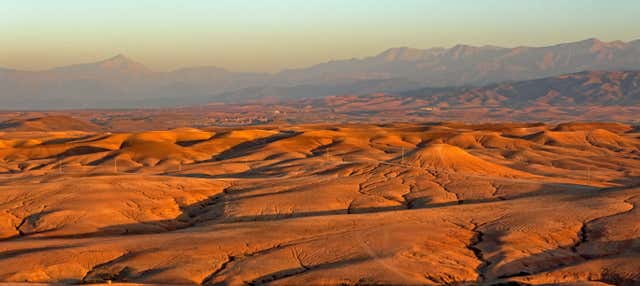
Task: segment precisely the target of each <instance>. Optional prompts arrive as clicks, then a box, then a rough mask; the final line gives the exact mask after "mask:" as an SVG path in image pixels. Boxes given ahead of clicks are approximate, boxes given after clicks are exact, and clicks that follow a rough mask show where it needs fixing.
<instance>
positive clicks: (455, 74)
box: [0, 39, 640, 110]
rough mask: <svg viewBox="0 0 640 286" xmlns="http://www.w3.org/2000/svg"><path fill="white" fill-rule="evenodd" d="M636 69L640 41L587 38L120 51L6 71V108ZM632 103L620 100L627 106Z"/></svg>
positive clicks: (466, 83) (243, 96)
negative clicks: (260, 66)
mask: <svg viewBox="0 0 640 286" xmlns="http://www.w3.org/2000/svg"><path fill="white" fill-rule="evenodd" d="M633 70H640V40H636V41H631V42H622V41H614V42H603V41H600V40H598V39H588V40H584V41H579V42H572V43H564V44H558V45H553V46H548V47H515V48H503V47H495V46H481V47H475V46H468V45H457V46H454V47H451V48H432V49H424V50H423V49H413V48H407V47H401V48H392V49H388V50H386V51H384V52H382V53H380V54H378V55H375V56H371V57H366V58H361V59H349V60H340V61H331V62H327V63H322V64H318V65H314V66H311V67H307V68H301V69H290V70H284V71H281V72H278V73H244V72H231V71H228V70H225V69H222V68H218V67H192V68H184V69H179V70H174V71H169V72H158V71H153V70H151V69H149V68H147V67H146V66H145V65H143V64H141V63H138V62H136V61H135V60H132V59H130V58H128V57H126V56H124V55H118V56H115V57H113V58H110V59H107V60H104V61H100V62H95V63H85V64H76V65H70V66H65V67H58V68H52V69H48V70H42V71H21V70H14V69H9V68H0V87H1V90H2V91H1V92H0V106H1V108H0V109H5V110H19V109H34V110H37V109H77V108H140V107H164V106H186V105H198V104H206V103H210V102H242V101H245V100H263V101H264V100H267V101H268V100H283V99H292V98H295V99H297V98H317V97H324V96H329V95H343V94H356V95H357V94H367V93H393V94H402V93H405V92H409V91H411V90H413V91H414V93H415V92H418V91H419V90H422V91H424V90H425V88H428V89H429V88H436V89H438V88H442V87H464V88H465V89H468V90H471V89H473V88H477V87H480V86H492V85H495V84H500V83H505V82H507V83H511V82H514V81H529V80H534V79H539V78H549V77H556V76H558V75H562V74H572V73H577V72H582V71H633ZM542 83H543V82H536V81H532V83H530V84H542ZM544 83H545V84H549V82H544ZM555 84H557V83H555ZM631 87H633V86H630V87H629V88H631ZM528 89H529V90H535V88H534V87H528ZM549 97H553V95H550V96H549ZM625 100H626V99H625ZM625 100H622V101H620V102H621V103H624V102H628V101H625ZM552 101H553V100H552ZM600 101H602V100H600ZM566 103H569V101H566ZM450 104H452V103H450ZM510 104H515V105H517V103H516V102H511V103H510Z"/></svg>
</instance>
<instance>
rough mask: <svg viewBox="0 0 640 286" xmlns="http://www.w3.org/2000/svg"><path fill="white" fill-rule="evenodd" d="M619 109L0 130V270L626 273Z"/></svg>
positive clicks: (254, 275)
mask: <svg viewBox="0 0 640 286" xmlns="http://www.w3.org/2000/svg"><path fill="white" fill-rule="evenodd" d="M634 130H635V129H634V128H632V127H628V126H627V127H625V126H622V125H618V124H610V125H608V124H593V125H589V124H563V125H560V126H552V125H540V124H538V125H527V124H504V125H500V124H490V125H476V126H473V125H461V124H446V123H445V124H387V125H365V124H351V125H348V124H345V125H339V126H326V125H303V126H289V127H286V128H276V127H271V128H267V127H265V128H262V129H216V130H197V129H184V128H183V129H176V130H170V131H146V132H140V133H92V132H88V131H59V132H21V131H6V132H4V133H3V134H2V135H1V137H0V237H2V239H1V241H0V281H3V282H34V283H35V282H61V283H82V282H84V283H105V282H107V281H109V280H111V281H113V282H123V283H124V282H128V283H143V284H154V283H155V284H206V285H245V284H249V285H263V284H269V285H371V284H384V285H386V284H396V285H443V284H446V285H477V284H487V285H491V284H494V283H500V282H507V281H511V282H513V283H520V284H524V285H526V284H532V285H548V284H560V283H565V284H564V285H638V284H639V283H640V224H638V221H640V211H638V208H637V206H638V205H639V204H640V187H638V182H639V181H640V180H639V179H638V178H639V177H640V139H639V135H638V133H634Z"/></svg>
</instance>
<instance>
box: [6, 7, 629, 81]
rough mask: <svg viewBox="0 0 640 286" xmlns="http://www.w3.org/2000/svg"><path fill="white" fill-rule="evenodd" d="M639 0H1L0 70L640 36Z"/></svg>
mask: <svg viewBox="0 0 640 286" xmlns="http://www.w3.org/2000/svg"><path fill="white" fill-rule="evenodd" d="M638 15H640V1H637V0H607V1H602V0H597V1H596V0H446V1H445V0H304V1H303V0H229V1H227V0H191V1H189V0H181V1H178V0H175V1H171V0H167V1H157V0H136V1H132V0H109V1H89V0H56V1H44V0H13V1H9V0H0V67H9V68H16V69H26V70H39V69H46V68H50V67H54V66H61V65H67V64H73V63H81V62H92V61H98V60H101V59H106V58H109V57H112V56H114V55H116V54H125V55H127V56H128V57H130V58H132V59H135V60H136V61H139V62H141V63H144V64H145V65H147V66H148V67H150V68H151V69H154V70H159V71H166V70H173V69H177V68H181V67H189V66H218V67H223V68H226V69H229V70H232V71H260V72H263V71H264V72H274V71H278V70H282V69H286V68H296V67H305V66H309V65H312V64H316V63H320V62H326V61H330V60H339V59H349V58H361V57H366V56H372V55H375V54H378V53H380V52H382V51H384V50H386V49H388V48H391V47H400V46H409V47H414V48H430V47H450V46H453V45H456V44H460V43H461V44H470V45H498V46H506V47H513V46H520V45H528V46H544V45H551V44H557V43H562V42H571V41H577V40H583V39H587V38H594V37H595V38H599V39H601V40H605V41H612V40H623V41H629V40H635V39H639V38H640V17H639V16H638Z"/></svg>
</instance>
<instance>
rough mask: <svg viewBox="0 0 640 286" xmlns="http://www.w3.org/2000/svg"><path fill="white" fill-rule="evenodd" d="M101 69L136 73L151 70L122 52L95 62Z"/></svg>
mask: <svg viewBox="0 0 640 286" xmlns="http://www.w3.org/2000/svg"><path fill="white" fill-rule="evenodd" d="M95 65H96V66H98V67H99V68H101V69H106V70H118V71H128V72H138V73H150V72H152V71H151V70H150V69H149V68H147V67H146V66H145V65H144V64H141V63H139V62H137V61H134V60H132V59H131V58H129V57H127V56H126V55H124V54H117V55H115V56H113V57H111V58H108V59H106V60H103V61H100V62H97V63H95Z"/></svg>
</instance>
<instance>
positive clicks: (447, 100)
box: [399, 71, 640, 108]
mask: <svg viewBox="0 0 640 286" xmlns="http://www.w3.org/2000/svg"><path fill="white" fill-rule="evenodd" d="M399 97H411V98H419V99H421V100H423V101H425V103H427V104H428V105H430V106H436V107H437V106H440V107H450V106H487V107H490V106H499V107H513V108H519V107H527V106H532V105H539V106H544V105H548V106H575V105H583V106H585V105H589V106H628V105H640V72H639V71H592V72H579V73H573V74H566V75H560V76H554V77H548V78H542V79H535V80H526V81H518V82H508V83H498V84H491V85H487V86H484V87H477V88H443V89H433V88H425V89H418V90H413V91H407V92H403V93H401V94H400V95H399Z"/></svg>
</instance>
